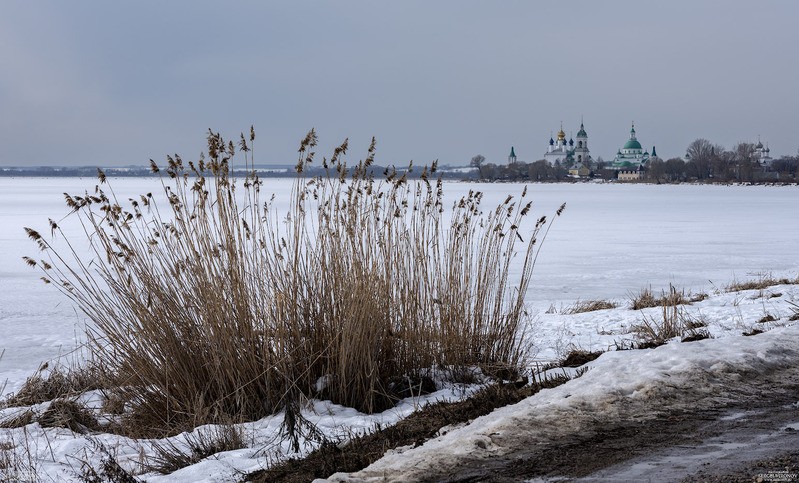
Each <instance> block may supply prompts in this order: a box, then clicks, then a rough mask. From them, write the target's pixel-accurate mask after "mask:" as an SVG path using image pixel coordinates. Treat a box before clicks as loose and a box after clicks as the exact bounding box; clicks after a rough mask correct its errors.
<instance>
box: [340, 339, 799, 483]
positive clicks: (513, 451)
mask: <svg viewBox="0 0 799 483" xmlns="http://www.w3.org/2000/svg"><path fill="white" fill-rule="evenodd" d="M775 344H779V341H776V342H775ZM696 347H697V349H700V348H701V347H702V346H701V345H697V346H696ZM610 357H615V356H610ZM642 357H646V356H645V355H643V356H642ZM742 358H745V359H746V360H747V361H748V366H747V367H749V369H747V370H740V369H739V366H738V365H737V364H733V363H727V362H718V363H716V362H709V363H708V364H705V365H704V366H703V367H705V368H696V367H691V368H688V370H687V371H686V372H684V373H680V374H677V373H674V374H673V375H670V374H665V375H664V376H663V377H662V378H661V379H659V380H658V381H657V382H656V383H653V384H651V385H647V386H646V387H638V388H636V389H635V390H631V389H629V388H628V389H617V387H616V386H613V387H610V386H609V387H608V388H607V390H605V391H604V392H597V391H596V389H592V391H594V392H587V391H585V392H581V391H580V387H581V386H580V383H579V380H578V381H572V382H577V384H574V385H572V386H571V388H570V384H572V383H571V382H570V383H568V384H565V385H563V386H560V387H558V388H555V389H552V390H551V391H550V392H549V393H548V394H544V392H543V391H542V393H539V395H537V396H533V397H532V398H528V400H524V401H522V402H520V403H518V404H517V405H514V406H508V407H506V408H502V409H499V410H497V411H496V412H495V413H499V414H495V415H494V416H493V419H489V418H486V419H485V420H484V419H477V420H475V421H474V422H472V424H471V425H469V426H472V428H470V427H469V426H466V427H463V428H454V429H452V430H451V431H449V432H448V433H447V434H445V435H442V436H440V437H439V438H435V439H433V440H430V441H428V442H427V443H425V444H424V445H422V446H419V447H417V448H405V449H398V450H395V451H393V452H390V453H389V454H387V455H386V456H385V457H384V458H383V459H382V460H379V461H377V462H376V463H374V464H373V465H371V466H369V467H367V468H365V469H364V470H361V471H359V472H357V473H353V474H336V475H333V476H331V477H330V479H329V480H330V481H338V482H345V481H347V482H349V481H395V482H406V481H422V482H441V481H445V482H477V481H493V482H510V481H587V482H590V481H611V482H622V481H636V482H641V481H656V482H668V481H677V482H679V481H757V477H758V475H762V476H763V478H762V481H799V478H796V477H795V473H796V471H795V469H796V462H797V458H798V457H799V353H796V352H795V351H792V350H788V349H786V348H782V349H779V351H775V352H774V353H770V351H760V352H752V354H750V355H746V356H742ZM619 360H622V359H619ZM741 360H744V359H741ZM753 367H754V368H755V369H754V370H753V369H752V368H753ZM630 370H631V371H634V368H632V369H630ZM597 372H600V371H597ZM611 372H612V371H611V370H608V371H607V374H605V375H603V374H598V376H599V377H600V378H601V377H608V378H611V377H616V379H608V380H615V381H618V380H619V379H618V376H617V375H616V376H612V375H610V374H611ZM616 372H618V369H616ZM590 376H591V371H589V372H588V374H587V375H586V376H583V377H590ZM672 376H673V377H672ZM588 383H590V381H585V384H583V385H587V384H588ZM594 385H596V384H595V383H594ZM622 388H623V384H622ZM572 396H574V397H572ZM570 397H572V399H569V398H570Z"/></svg>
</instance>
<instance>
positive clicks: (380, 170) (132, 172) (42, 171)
mask: <svg viewBox="0 0 799 483" xmlns="http://www.w3.org/2000/svg"><path fill="white" fill-rule="evenodd" d="M355 168H356V166H351V167H349V168H348V169H349V171H350V173H349V175H350V176H351V175H352V171H353V170H355ZM394 169H395V168H394V167H393V166H392V167H385V166H374V165H373V166H371V167H370V168H369V170H370V171H369V172H370V174H371V175H372V176H374V177H375V178H380V177H383V176H385V175H387V174H388V173H390V172H393V171H394ZM97 170H98V168H97V167H96V166H79V167H63V166H60V167H54V166H39V167H31V168H19V167H11V168H0V177H95V176H97ZM102 170H103V172H104V173H105V175H106V176H110V177H130V178H133V177H157V176H158V175H157V174H155V173H153V172H152V171H151V169H150V167H145V166H140V167H139V166H136V167H125V168H102ZM256 171H257V172H258V176H260V177H262V178H294V177H295V176H297V173H296V171H295V170H294V167H293V166H290V167H283V166H280V167H262V168H256ZM396 171H397V173H398V174H399V175H400V176H401V175H402V174H403V173H407V175H408V177H409V178H419V177H420V176H421V175H422V172H423V171H424V167H423V166H414V167H412V168H411V169H410V170H408V169H407V167H402V168H400V167H397V168H396ZM328 173H329V174H331V175H333V176H337V175H338V174H337V173H336V172H335V171H334V170H330V171H326V170H325V169H324V168H322V167H318V166H306V167H305V168H304V174H305V175H306V176H309V177H313V176H325V175H326V174H328ZM246 174H247V171H245V170H243V169H234V173H233V175H234V176H238V177H242V178H243V177H244V176H246ZM438 176H441V177H442V178H444V179H458V180H466V179H477V170H468V169H467V170H464V169H463V168H450V167H442V168H439V169H438V171H437V172H436V173H435V174H434V175H433V176H431V177H438Z"/></svg>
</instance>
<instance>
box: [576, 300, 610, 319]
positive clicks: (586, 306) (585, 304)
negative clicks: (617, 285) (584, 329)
mask: <svg viewBox="0 0 799 483" xmlns="http://www.w3.org/2000/svg"><path fill="white" fill-rule="evenodd" d="M616 307H617V305H616V304H615V303H614V302H611V301H609V300H586V301H581V300H578V301H576V302H575V303H574V304H573V305H572V306H570V307H569V308H567V309H566V311H565V313H566V314H569V315H573V314H581V313H583V312H594V311H597V310H606V309H615V308H616Z"/></svg>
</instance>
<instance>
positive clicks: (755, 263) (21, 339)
mask: <svg viewBox="0 0 799 483" xmlns="http://www.w3.org/2000/svg"><path fill="white" fill-rule="evenodd" d="M95 184H96V180H94V179H89V178H84V179H79V178H51V179H40V178H35V179H27V178H17V179H14V178H0V351H5V353H4V355H3V357H2V358H1V359H0V389H2V386H3V381H4V380H6V379H7V380H8V386H7V387H6V392H8V391H13V390H15V389H16V388H17V387H18V386H19V384H20V383H21V382H23V381H24V379H25V377H27V376H29V375H30V374H31V373H32V372H33V371H34V370H36V368H37V367H38V366H39V364H40V363H41V362H42V361H45V360H49V359H52V358H54V357H59V356H61V357H70V355H69V354H70V351H72V350H73V348H74V347H75V344H76V340H78V339H79V338H80V334H81V333H82V332H83V324H84V320H83V317H82V316H81V314H79V313H77V312H76V310H75V309H74V308H73V307H72V305H71V303H70V302H69V301H68V300H67V299H66V298H65V297H64V296H63V295H62V294H60V293H59V292H58V291H57V290H56V289H55V288H54V287H52V286H47V285H45V284H43V283H42V282H41V281H40V280H39V277H40V276H41V274H40V273H39V272H38V271H36V270H33V269H31V268H29V267H27V266H26V265H25V264H24V263H23V262H22V260H21V258H22V257H23V256H24V255H28V256H35V255H36V254H37V250H38V249H37V247H36V246H35V244H34V243H33V242H32V241H30V240H29V239H28V238H27V237H26V235H25V232H24V231H23V227H24V226H30V227H32V228H35V229H37V230H39V231H40V232H41V233H42V234H45V233H49V229H48V228H47V226H48V225H47V219H48V218H53V219H56V220H59V219H61V218H62V217H63V216H64V215H65V214H66V213H67V211H68V210H67V208H66V206H65V204H64V201H63V193H64V192H68V193H70V194H81V193H82V192H83V191H86V190H89V191H91V190H92V189H93V187H94V185H95ZM112 186H113V188H114V191H115V192H116V194H117V196H118V198H119V199H127V198H128V197H132V196H136V195H138V194H141V193H146V192H148V191H152V192H153V193H154V194H157V193H160V185H159V184H158V181H157V180H153V179H116V180H112ZM290 186H291V182H290V181H289V180H267V181H266V185H265V187H264V191H265V192H268V193H271V192H274V193H276V196H277V199H278V201H281V200H283V201H284V202H285V201H286V200H287V198H288V195H289V189H290ZM470 189H474V190H480V191H483V192H484V193H485V198H484V208H485V209H490V208H491V207H495V206H496V205H497V204H498V203H501V202H502V201H503V200H504V199H505V198H506V197H507V195H509V194H513V195H518V194H520V193H521V190H522V185H520V184H478V183H446V185H445V192H446V193H447V197H448V198H450V199H455V198H456V197H459V196H460V195H462V194H465V193H466V192H468V191H469V190H470ZM529 190H530V194H529V195H528V197H529V198H530V199H532V200H533V202H534V205H533V212H534V214H535V215H536V216H540V215H543V214H546V215H552V214H554V211H555V210H556V209H557V207H558V206H560V204H561V203H563V202H565V203H566V204H567V207H566V211H565V212H564V214H563V216H561V217H560V218H558V219H556V220H555V223H554V226H553V227H552V230H551V231H550V233H549V237H548V238H547V240H546V242H545V244H544V246H543V249H542V251H541V256H540V258H539V260H538V264H537V266H536V270H535V274H534V278H533V282H532V284H531V287H530V291H529V292H528V294H527V300H528V302H529V303H530V304H531V305H533V306H534V307H535V308H537V309H538V310H544V309H546V307H548V306H549V305H551V304H556V305H559V304H569V303H571V302H573V301H574V300H576V299H589V298H613V299H624V298H626V297H627V295H628V294H629V293H630V292H633V291H637V290H639V289H641V288H643V287H646V286H650V285H651V286H652V288H653V289H654V290H656V291H657V290H660V289H663V288H668V285H669V284H674V285H675V286H676V287H678V288H685V289H686V290H692V291H694V292H696V291H700V290H712V288H713V286H714V285H715V286H718V287H723V286H724V285H726V284H728V283H729V282H730V281H732V280H733V279H748V278H751V277H754V276H756V275H757V274H759V273H763V272H773V273H774V275H775V276H776V275H790V276H796V274H797V273H799V256H797V246H799V209H797V208H799V188H797V187H795V186H793V187H776V186H694V185H676V186H672V185H663V186H655V185H619V184H546V185H530V187H529ZM62 225H64V226H67V227H68V225H67V224H62ZM67 230H68V232H70V233H73V234H74V235H75V237H74V240H73V241H74V242H78V243H79V242H80V241H81V239H82V238H81V237H82V235H80V236H79V234H80V231H79V228H78V227H77V226H73V227H71V228H69V227H68V228H67Z"/></svg>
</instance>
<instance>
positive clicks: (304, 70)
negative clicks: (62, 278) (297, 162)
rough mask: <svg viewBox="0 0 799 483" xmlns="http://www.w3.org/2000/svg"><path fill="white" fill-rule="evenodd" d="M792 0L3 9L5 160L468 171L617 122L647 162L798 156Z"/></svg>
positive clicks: (608, 138)
mask: <svg viewBox="0 0 799 483" xmlns="http://www.w3.org/2000/svg"><path fill="white" fill-rule="evenodd" d="M797 14H799V4H797V3H796V2H792V1H788V0H786V1H768V2H758V3H753V2H746V1H742V0H741V1H705V2H689V1H676V2H658V3H657V4H650V3H643V2H633V1H614V2H591V1H587V0H586V1H577V2H557V3H556V2H551V3H542V2H521V1H516V2H502V3H497V2H495V3H485V2H476V1H455V0H452V1H445V2H390V3H389V2H366V1H362V2H334V1H327V2H304V1H298V2H280V3H278V2H254V1H252V2H235V3H222V2H218V3H212V2H194V1H175V2H154V1H151V2H126V3H122V2H100V1H86V2H69V3H66V2H56V1H51V2H17V3H11V4H7V5H5V6H4V12H3V15H2V18H0V59H1V60H2V62H3V68H2V69H0V111H2V115H1V116H0V143H2V145H3V149H2V150H0V164H2V165H40V164H45V165H46V164H102V165H120V164H144V163H145V162H146V161H147V159H149V158H155V159H162V158H163V156H164V155H166V154H167V153H172V152H179V153H181V154H182V155H184V156H185V157H192V156H193V155H196V154H198V153H199V151H200V150H201V148H202V146H203V139H204V133H205V131H206V129H208V128H209V127H210V128H213V129H217V130H220V131H222V132H223V133H224V134H226V135H228V136H235V135H237V133H238V132H239V131H241V130H245V129H247V128H248V127H249V125H250V124H255V126H256V129H257V131H258V144H257V146H256V149H257V150H258V151H257V157H258V159H259V161H260V162H264V163H291V162H292V161H293V160H294V156H295V154H294V151H295V149H296V145H297V143H298V141H299V139H300V138H301V137H302V136H303V135H304V133H305V132H306V131H307V130H308V129H309V128H311V127H316V128H317V130H318V131H319V133H320V138H321V144H322V146H321V147H320V152H323V151H327V150H329V149H332V147H333V146H334V145H336V144H338V143H339V142H340V141H341V140H342V139H343V138H344V137H349V138H350V141H351V146H352V147H353V151H352V157H353V158H356V159H357V158H358V157H359V156H360V155H361V154H362V153H363V152H364V151H365V150H366V147H367V146H368V142H369V139H370V137H371V136H372V135H374V136H377V138H378V147H379V151H378V153H379V161H382V162H397V163H399V162H405V161H407V160H409V159H414V160H416V161H418V162H428V161H431V160H433V159H440V160H441V162H442V163H452V164H463V163H466V162H467V161H468V159H469V158H470V157H471V156H473V155H474V154H477V153H482V154H483V155H485V156H486V157H487V158H488V159H489V161H503V160H504V158H505V156H506V155H507V151H509V149H510V146H511V145H514V146H515V147H516V150H517V153H518V155H519V157H520V159H523V160H526V161H534V160H536V159H539V158H541V157H542V154H543V152H544V150H545V147H546V144H545V143H546V141H547V139H548V138H549V134H550V131H553V130H557V129H558V128H559V126H560V121H563V123H564V128H565V129H566V131H567V134H568V132H569V131H573V132H575V133H576V131H577V129H579V122H580V118H581V116H583V117H584V119H585V123H586V129H587V130H588V133H589V138H590V143H591V149H592V154H594V156H603V157H605V158H609V157H612V156H613V154H614V153H615V151H616V149H617V148H618V147H619V146H620V145H621V144H622V143H623V142H624V140H625V139H626V136H627V132H628V130H629V124H630V121H632V120H635V121H636V128H637V131H638V135H639V139H640V140H641V142H642V143H643V144H644V145H645V146H646V147H647V148H651V146H652V145H657V148H658V153H659V154H660V155H661V156H677V155H682V154H684V150H685V147H686V146H687V144H688V143H689V142H690V141H692V140H693V139H695V138H697V137H706V138H708V139H711V140H712V141H714V142H717V143H721V144H723V145H725V146H727V147H731V146H732V145H733V144H735V143H737V142H740V141H752V140H755V139H756V137H757V135H758V134H760V135H762V138H763V140H764V141H767V142H769V144H770V147H771V148H772V154H777V155H780V154H795V153H796V151H797V148H798V147H799V140H797V138H796V135H795V133H796V122H795V121H794V117H795V113H796V112H798V111H799V109H798V108H799V100H797V99H799V98H797V96H796V95H795V93H794V89H795V88H794V86H795V85H797V84H799V64H797V62H796V56H795V53H794V50H795V48H796V45H797V40H799V33H797V30H796V29H795V28H794V25H793V23H794V21H795V19H796V18H799V15H797Z"/></svg>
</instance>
